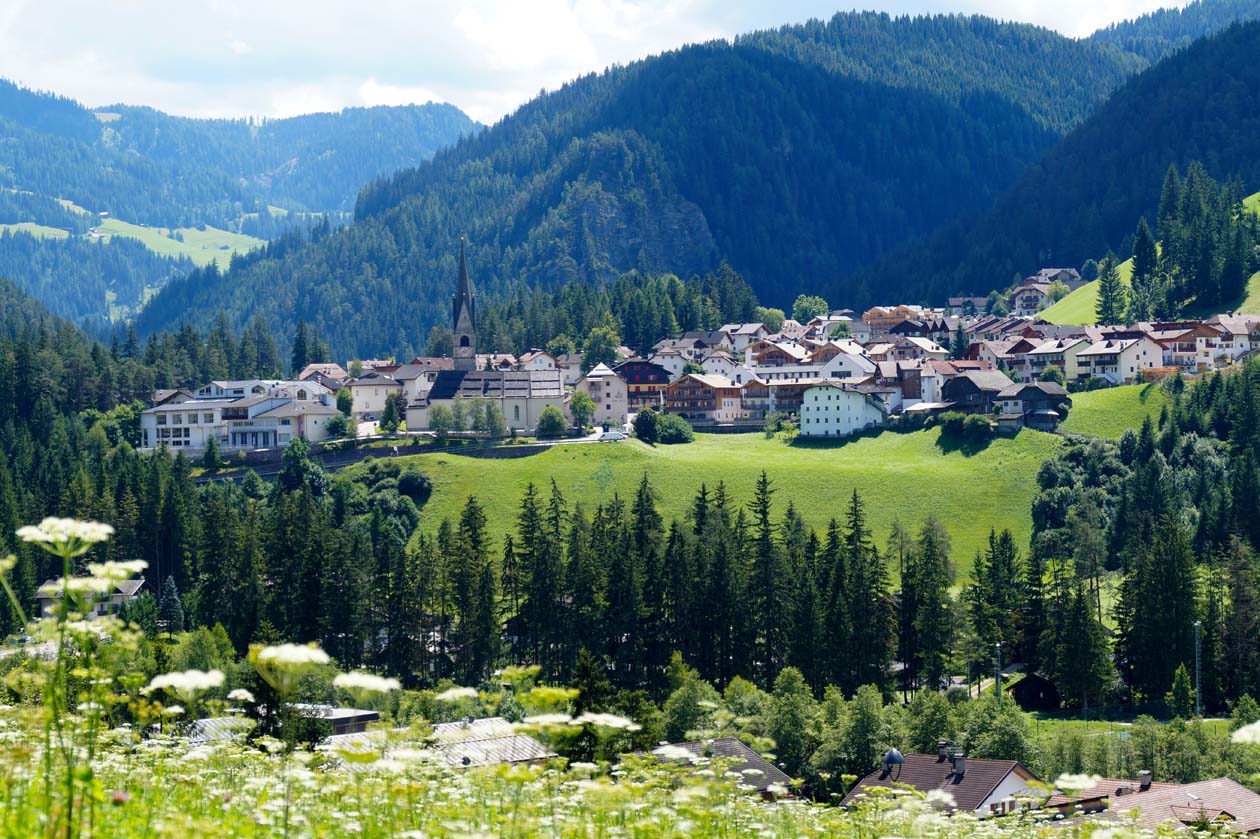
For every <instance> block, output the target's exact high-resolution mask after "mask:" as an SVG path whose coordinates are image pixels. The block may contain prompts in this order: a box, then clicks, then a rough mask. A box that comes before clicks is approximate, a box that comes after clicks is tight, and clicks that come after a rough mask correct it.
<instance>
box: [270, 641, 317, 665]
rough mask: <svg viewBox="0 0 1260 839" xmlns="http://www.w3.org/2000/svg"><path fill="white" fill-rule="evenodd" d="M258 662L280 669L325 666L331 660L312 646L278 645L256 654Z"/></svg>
mask: <svg viewBox="0 0 1260 839" xmlns="http://www.w3.org/2000/svg"><path fill="white" fill-rule="evenodd" d="M258 660H259V661H262V662H266V663H267V664H273V665H277V666H280V667H302V666H306V665H312V664H327V663H328V662H329V661H330V660H331V659H329V658H328V653H326V652H324V651H323V650H321V649H320V648H319V647H317V646H315V645H313V644H279V645H277V646H274V647H264V648H263V649H262V650H261V651H260V652H259V653H258Z"/></svg>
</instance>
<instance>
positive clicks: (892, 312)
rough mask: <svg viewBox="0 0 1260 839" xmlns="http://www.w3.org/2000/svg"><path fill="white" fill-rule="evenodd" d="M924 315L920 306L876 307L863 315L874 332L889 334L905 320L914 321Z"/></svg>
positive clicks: (863, 318)
mask: <svg viewBox="0 0 1260 839" xmlns="http://www.w3.org/2000/svg"><path fill="white" fill-rule="evenodd" d="M922 314H923V309H922V308H921V307H919V306H874V307H872V308H870V309H867V310H866V311H865V312H863V313H862V320H863V321H864V322H865V323H866V324H867V325H868V326H870V328H871V331H872V332H887V331H888V330H889V329H891V328H892V327H893V326H896V325H897V324H899V323H901V322H902V321H903V320H912V319H914V318H917V317H919V316H920V315H922Z"/></svg>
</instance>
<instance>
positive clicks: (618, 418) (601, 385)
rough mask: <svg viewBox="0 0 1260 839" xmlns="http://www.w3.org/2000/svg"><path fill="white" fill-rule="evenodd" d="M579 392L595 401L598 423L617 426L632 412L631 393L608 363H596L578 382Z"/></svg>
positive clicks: (595, 419) (595, 421)
mask: <svg viewBox="0 0 1260 839" xmlns="http://www.w3.org/2000/svg"><path fill="white" fill-rule="evenodd" d="M575 390H576V391H577V392H582V393H585V394H586V395H587V396H589V397H591V401H592V402H594V403H595V415H594V417H593V418H592V419H593V421H594V423H595V424H596V425H603V424H604V423H608V424H609V425H614V426H617V427H620V426H623V425H625V424H626V416H627V415H628V414H629V413H630V393H629V388H628V386H627V385H626V382H625V380H624V379H622V378H621V377H620V376H618V375H617V374H616V373H614V372H613V371H612V370H611V369H609V367H608V365H606V364H596V365H595V366H594V367H593V368H591V372H589V373H587V374H586V375H585V376H583V377H582V380H581V381H579V382H578V383H577V388H576V389H575Z"/></svg>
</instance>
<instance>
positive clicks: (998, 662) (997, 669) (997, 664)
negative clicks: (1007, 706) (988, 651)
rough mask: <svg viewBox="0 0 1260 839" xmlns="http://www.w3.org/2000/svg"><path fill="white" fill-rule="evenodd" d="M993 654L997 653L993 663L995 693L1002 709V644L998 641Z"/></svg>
mask: <svg viewBox="0 0 1260 839" xmlns="http://www.w3.org/2000/svg"><path fill="white" fill-rule="evenodd" d="M993 652H994V653H996V656H995V657H994V663H993V692H994V693H995V694H996V695H997V704H998V707H999V708H1000V707H1002V642H1001V641H998V642H997V643H996V644H994V645H993Z"/></svg>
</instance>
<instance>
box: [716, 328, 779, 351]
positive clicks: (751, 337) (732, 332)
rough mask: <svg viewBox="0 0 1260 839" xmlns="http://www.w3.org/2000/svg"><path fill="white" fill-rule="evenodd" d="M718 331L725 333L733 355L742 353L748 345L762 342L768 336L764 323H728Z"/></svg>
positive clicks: (768, 332)
mask: <svg viewBox="0 0 1260 839" xmlns="http://www.w3.org/2000/svg"><path fill="white" fill-rule="evenodd" d="M718 331H719V332H724V333H726V337H727V339H728V340H729V341H730V342H731V350H732V351H733V352H735V353H742V352H743V351H744V348H745V347H747V346H748V345H749V344H752V343H756V342H757V341H764V340H765V339H766V338H767V337H769V335H770V330H769V329H766V325H765V324H764V323H728V324H726V325H725V326H723V327H722V328H721V329H719V330H718Z"/></svg>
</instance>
